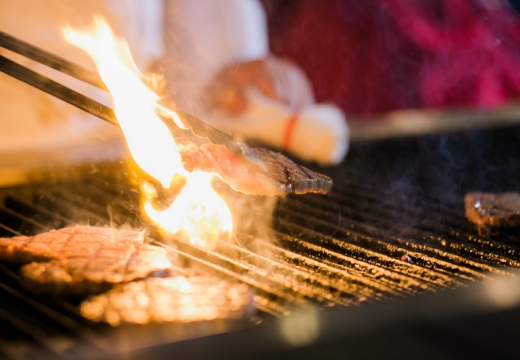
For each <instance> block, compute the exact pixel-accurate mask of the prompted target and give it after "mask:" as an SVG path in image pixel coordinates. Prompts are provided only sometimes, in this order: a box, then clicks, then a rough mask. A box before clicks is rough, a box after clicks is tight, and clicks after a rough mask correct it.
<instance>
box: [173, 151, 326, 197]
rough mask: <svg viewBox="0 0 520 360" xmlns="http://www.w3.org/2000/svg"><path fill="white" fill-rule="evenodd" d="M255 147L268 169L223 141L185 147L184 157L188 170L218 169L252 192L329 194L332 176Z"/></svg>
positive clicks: (238, 188)
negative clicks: (222, 142) (237, 152)
mask: <svg viewBox="0 0 520 360" xmlns="http://www.w3.org/2000/svg"><path fill="white" fill-rule="evenodd" d="M253 151H254V152H255V153H256V154H257V155H258V156H259V158H260V159H261V161H262V163H263V165H264V166H265V169H262V168H261V167H260V166H258V165H255V164H253V163H251V162H250V161H248V160H247V159H246V158H244V156H243V155H242V154H235V153H232V152H230V151H229V150H227V149H226V148H225V146H223V145H215V144H210V143H209V144H204V145H202V146H200V147H185V148H183V149H182V150H181V157H182V161H183V164H184V167H185V168H186V170H188V171H194V170H200V171H205V172H212V173H215V174H216V175H217V176H219V177H220V178H221V179H222V180H223V181H225V182H226V183H227V184H229V185H230V186H231V187H232V188H233V189H235V190H236V191H240V192H243V193H246V194H250V195H285V194H289V193H294V194H305V193H317V194H326V193H327V192H329V191H330V189H331V187H332V179H331V178H329V177H328V176H325V175H322V174H318V173H316V172H314V171H311V170H309V169H307V168H304V167H303V166H299V165H297V164H295V163H294V162H293V161H291V160H290V159H288V158H287V157H286V156H284V155H282V154H280V153H275V152H272V151H269V150H267V149H263V148H253Z"/></svg>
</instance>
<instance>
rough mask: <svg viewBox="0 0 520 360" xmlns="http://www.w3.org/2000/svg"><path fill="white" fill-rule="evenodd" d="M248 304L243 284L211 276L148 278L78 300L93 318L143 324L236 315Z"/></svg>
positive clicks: (247, 296) (84, 314)
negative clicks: (81, 300)
mask: <svg viewBox="0 0 520 360" xmlns="http://www.w3.org/2000/svg"><path fill="white" fill-rule="evenodd" d="M250 303H251V295H250V293H249V291H248V288H247V286H245V285H242V284H232V283H229V282H227V281H224V280H221V279H218V278H216V277H214V276H209V275H200V276H187V277H185V276H177V277H172V278H149V279H146V280H141V281H134V282H131V283H128V284H122V285H118V286H116V287H115V288H114V289H112V290H110V291H108V292H107V293H105V294H101V295H97V296H94V297H91V298H90V299H87V300H85V301H83V302H82V303H81V306H80V311H81V314H82V315H83V316H84V317H86V318H88V319H90V320H93V321H103V322H108V323H110V324H111V325H114V326H116V325H118V324H120V323H136V324H147V323H150V322H166V321H178V322H191V321H201V320H214V319H222V318H238V317H241V316H242V315H243V314H244V312H245V311H246V309H247V307H248V305H249V304H250Z"/></svg>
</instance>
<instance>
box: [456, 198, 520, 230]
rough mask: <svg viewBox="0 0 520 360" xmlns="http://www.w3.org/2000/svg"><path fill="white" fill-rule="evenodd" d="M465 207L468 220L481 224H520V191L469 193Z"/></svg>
mask: <svg viewBox="0 0 520 360" xmlns="http://www.w3.org/2000/svg"><path fill="white" fill-rule="evenodd" d="M464 207H465V209H466V217H467V218H468V220H469V221H471V222H473V223H475V224H477V225H479V226H493V227H512V226H519V225H520V193H516V192H506V193H481V192H473V193H468V194H466V196H465V197H464Z"/></svg>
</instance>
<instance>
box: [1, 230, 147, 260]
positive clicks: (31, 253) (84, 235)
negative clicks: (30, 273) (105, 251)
mask: <svg viewBox="0 0 520 360" xmlns="http://www.w3.org/2000/svg"><path fill="white" fill-rule="evenodd" d="M143 240H144V233H143V232H142V231H136V230H117V229H110V228H103V227H94V226H73V227H68V228H64V229H60V230H51V231H49V232H46V233H43V234H39V235H36V236H30V237H27V236H17V237H13V238H0V260H6V261H10V262H17V263H28V262H31V261H46V260H51V259H56V258H58V257H63V256H75V255H82V254H85V253H86V252H93V251H95V250H96V249H98V248H99V247H102V246H105V247H107V246H111V245H116V246H121V247H122V248H125V247H128V246H131V245H133V244H141V243H142V242H143Z"/></svg>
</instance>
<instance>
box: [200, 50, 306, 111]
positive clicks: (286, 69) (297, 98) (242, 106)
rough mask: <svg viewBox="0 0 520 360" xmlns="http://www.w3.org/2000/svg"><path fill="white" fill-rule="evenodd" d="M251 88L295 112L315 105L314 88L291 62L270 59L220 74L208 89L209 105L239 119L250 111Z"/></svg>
mask: <svg viewBox="0 0 520 360" xmlns="http://www.w3.org/2000/svg"><path fill="white" fill-rule="evenodd" d="M248 87H251V88H255V89H257V90H259V91H260V92H261V93H263V94H264V95H265V96H267V97H269V98H272V99H277V100H279V101H281V102H283V103H285V104H287V105H288V106H289V107H291V108H293V109H298V108H301V107H303V106H305V105H308V104H311V103H313V102H314V96H313V93H312V87H311V84H310V82H309V80H308V79H307V77H306V76H305V74H304V73H303V71H302V70H301V69H300V68H298V67H297V66H296V65H295V64H293V63H292V62H290V61H288V60H285V59H280V58H277V57H275V56H268V57H266V58H265V59H260V60H254V61H249V62H242V63H238V64H234V65H231V66H228V67H226V68H225V69H223V70H222V71H220V72H219V73H218V74H217V75H216V76H215V78H214V79H213V81H212V82H211V83H210V84H209V86H208V87H207V89H206V94H205V95H206V101H207V104H208V105H209V106H210V107H213V108H217V109H220V110H223V111H225V112H227V113H228V114H230V115H238V114H240V113H242V112H244V111H246V109H247V106H248V100H247V94H246V91H245V90H246V88H248Z"/></svg>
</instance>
